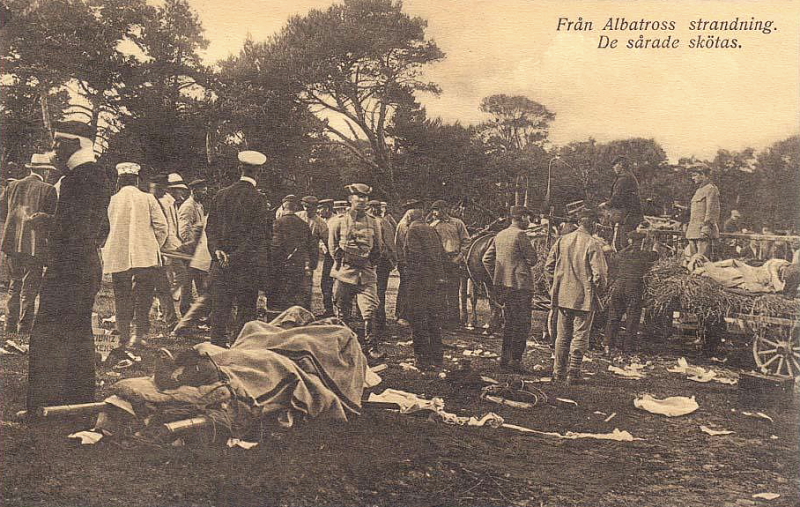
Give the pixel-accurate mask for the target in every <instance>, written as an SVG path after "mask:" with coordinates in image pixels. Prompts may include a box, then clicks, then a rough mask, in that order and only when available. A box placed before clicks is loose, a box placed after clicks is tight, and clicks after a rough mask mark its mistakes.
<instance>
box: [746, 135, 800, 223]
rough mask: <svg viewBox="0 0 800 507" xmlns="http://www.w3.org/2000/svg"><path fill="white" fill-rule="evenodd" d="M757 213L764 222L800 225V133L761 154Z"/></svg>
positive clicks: (759, 219) (758, 170)
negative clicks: (799, 213) (799, 214)
mask: <svg viewBox="0 0 800 507" xmlns="http://www.w3.org/2000/svg"><path fill="white" fill-rule="evenodd" d="M757 159H758V166H757V168H756V174H757V175H758V177H759V188H758V194H757V195H758V198H757V201H756V202H757V203H758V206H757V211H758V212H757V214H756V215H755V217H754V218H755V219H756V220H758V221H760V223H761V224H762V225H767V226H771V227H775V228H793V229H795V230H797V229H800V216H798V210H800V192H798V191H797V189H798V188H800V136H792V137H789V138H787V139H784V140H783V141H778V142H776V143H775V144H773V145H772V146H770V147H769V148H767V149H766V150H764V151H762V152H761V153H759V154H758V156H757Z"/></svg>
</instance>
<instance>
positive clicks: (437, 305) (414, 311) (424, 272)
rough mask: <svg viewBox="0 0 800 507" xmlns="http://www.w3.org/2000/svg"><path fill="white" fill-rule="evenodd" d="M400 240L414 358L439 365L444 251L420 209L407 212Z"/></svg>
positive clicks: (427, 364) (421, 365)
mask: <svg viewBox="0 0 800 507" xmlns="http://www.w3.org/2000/svg"><path fill="white" fill-rule="evenodd" d="M408 218H409V220H410V224H409V226H408V232H407V235H406V238H405V241H404V243H403V250H404V251H403V258H404V259H405V275H404V276H405V277H406V283H407V288H406V290H407V293H406V295H407V297H408V302H407V304H408V306H409V308H408V311H409V316H410V318H411V332H412V337H413V340H414V357H415V359H416V363H417V366H418V367H419V368H421V369H424V368H428V367H430V366H435V367H441V366H442V334H441V328H440V325H441V323H440V315H441V311H442V309H443V308H442V289H443V287H444V283H445V279H444V277H445V272H444V263H445V252H444V249H443V248H442V243H441V241H440V240H439V236H438V235H437V234H436V231H435V230H434V229H433V227H431V226H430V225H428V224H426V223H425V215H424V213H423V211H422V210H421V209H414V210H412V211H411V214H410V215H409V217H408Z"/></svg>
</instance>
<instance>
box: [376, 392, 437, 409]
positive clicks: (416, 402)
mask: <svg viewBox="0 0 800 507" xmlns="http://www.w3.org/2000/svg"><path fill="white" fill-rule="evenodd" d="M367 401H381V402H384V403H394V404H395V405H398V406H399V407H400V413H401V414H410V413H412V412H418V411H420V410H432V411H434V412H436V411H437V410H442V409H443V408H444V400H443V399H441V398H433V399H432V400H426V399H425V398H420V397H419V396H417V395H416V394H414V393H409V392H406V391H400V390H397V389H386V390H384V391H383V392H382V393H380V394H375V393H370V394H369V398H368V399H367Z"/></svg>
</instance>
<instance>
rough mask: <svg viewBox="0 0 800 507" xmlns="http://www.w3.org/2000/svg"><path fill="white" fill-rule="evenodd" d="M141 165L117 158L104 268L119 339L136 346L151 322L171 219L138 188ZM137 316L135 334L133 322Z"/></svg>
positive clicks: (141, 340)
mask: <svg viewBox="0 0 800 507" xmlns="http://www.w3.org/2000/svg"><path fill="white" fill-rule="evenodd" d="M139 169H140V167H139V165H138V164H134V163H132V162H123V163H121V164H117V174H118V179H117V187H118V188H119V190H118V191H117V193H116V194H114V195H113V196H112V197H111V202H110V204H109V206H108V219H109V223H110V229H109V233H108V238H107V239H106V243H105V246H104V247H103V272H104V273H107V274H108V273H110V274H111V279H112V282H113V287H114V306H115V308H116V317H117V330H118V331H119V335H120V345H121V346H123V347H124V346H130V347H136V346H138V345H141V344H143V343H144V340H143V339H142V338H143V337H144V336H145V335H147V332H148V331H149V328H150V321H149V313H150V304H151V303H152V298H153V289H154V286H155V277H156V275H157V274H158V268H159V266H161V255H160V253H159V251H160V249H161V246H162V245H163V244H164V241H165V240H166V239H167V230H168V229H167V219H166V217H165V216H164V212H163V211H162V209H161V206H159V204H158V201H156V198H155V197H154V196H153V195H152V194H148V193H145V192H142V191H141V190H139V188H138V183H139ZM131 321H133V322H134V326H133V334H131V330H130V325H131Z"/></svg>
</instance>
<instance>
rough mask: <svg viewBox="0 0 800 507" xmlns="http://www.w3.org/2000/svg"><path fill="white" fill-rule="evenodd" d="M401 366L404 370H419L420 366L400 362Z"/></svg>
mask: <svg viewBox="0 0 800 507" xmlns="http://www.w3.org/2000/svg"><path fill="white" fill-rule="evenodd" d="M400 368H402V369H403V371H419V368H417V367H416V366H414V365H413V364H411V363H400Z"/></svg>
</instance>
